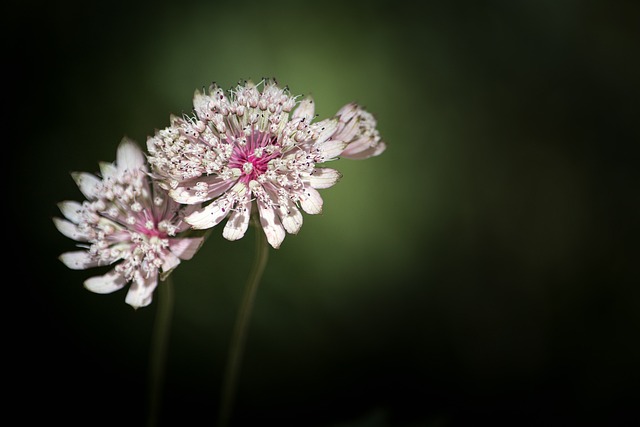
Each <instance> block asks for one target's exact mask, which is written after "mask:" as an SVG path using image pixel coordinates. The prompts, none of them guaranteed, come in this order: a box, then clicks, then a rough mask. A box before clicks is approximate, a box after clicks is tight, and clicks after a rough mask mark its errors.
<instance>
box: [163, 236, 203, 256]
mask: <svg viewBox="0 0 640 427" xmlns="http://www.w3.org/2000/svg"><path fill="white" fill-rule="evenodd" d="M203 242H204V238H202V237H184V238H181V239H169V249H170V250H171V252H173V254H174V255H175V256H177V257H178V258H180V259H184V260H188V259H191V258H193V256H194V255H195V254H196V252H198V249H200V246H202V243H203Z"/></svg>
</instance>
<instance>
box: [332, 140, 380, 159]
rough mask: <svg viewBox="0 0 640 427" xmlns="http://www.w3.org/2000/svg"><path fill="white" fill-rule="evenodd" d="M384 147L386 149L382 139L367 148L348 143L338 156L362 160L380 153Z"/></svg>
mask: <svg viewBox="0 0 640 427" xmlns="http://www.w3.org/2000/svg"><path fill="white" fill-rule="evenodd" d="M386 149H387V144H386V143H384V142H383V141H380V142H378V144H377V145H374V146H373V147H369V148H362V146H358V145H354V144H349V146H348V147H347V149H346V150H344V151H343V152H342V154H341V155H340V156H341V157H343V158H345V159H351V160H364V159H368V158H370V157H375V156H378V155H380V154H382V152H383V151H384V150H386Z"/></svg>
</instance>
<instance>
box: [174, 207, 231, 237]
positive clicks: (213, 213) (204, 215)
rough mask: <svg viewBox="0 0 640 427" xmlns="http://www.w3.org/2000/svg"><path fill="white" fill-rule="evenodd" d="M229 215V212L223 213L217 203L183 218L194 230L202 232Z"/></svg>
mask: <svg viewBox="0 0 640 427" xmlns="http://www.w3.org/2000/svg"><path fill="white" fill-rule="evenodd" d="M228 214H229V211H228V210H227V211H224V210H222V209H221V208H220V206H219V205H218V203H217V201H215V202H213V203H211V204H209V205H207V206H205V207H204V208H203V209H199V210H197V211H195V212H193V213H192V214H191V215H189V216H187V217H185V219H184V220H185V221H186V222H187V223H189V224H191V226H192V227H193V228H195V229H196V230H202V229H205V228H211V227H213V226H215V225H217V224H218V223H220V221H222V220H223V219H224V217H225V216H227V215H228Z"/></svg>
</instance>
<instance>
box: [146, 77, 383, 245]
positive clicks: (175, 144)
mask: <svg viewBox="0 0 640 427" xmlns="http://www.w3.org/2000/svg"><path fill="white" fill-rule="evenodd" d="M260 86H262V91H260V90H259V87H260ZM297 98H298V97H295V96H291V95H290V93H289V90H288V89H287V88H284V89H283V88H280V87H278V85H277V83H276V82H275V81H274V80H265V81H262V82H260V83H259V84H258V85H254V84H253V83H252V82H250V81H249V82H245V83H244V84H238V85H237V86H236V87H235V88H234V89H233V90H230V91H229V94H228V95H226V94H225V92H224V91H223V90H222V89H220V88H219V87H218V86H216V85H215V84H214V85H212V86H211V87H210V89H209V93H208V94H207V93H204V92H200V91H196V92H195V95H194V99H193V107H194V112H195V116H192V117H183V118H178V117H175V116H173V117H172V118H171V125H170V126H169V127H167V128H165V129H162V130H159V131H157V132H156V133H155V135H154V136H153V137H150V138H149V139H148V140H147V148H148V151H149V163H150V164H151V166H152V169H153V172H154V177H155V178H157V179H158V180H160V181H161V182H162V183H163V185H164V186H165V188H167V189H168V191H169V195H170V196H171V197H172V198H173V199H174V200H176V201H178V202H179V203H185V204H193V203H204V202H209V201H211V202H210V203H208V204H207V205H206V206H204V207H203V208H202V209H199V210H197V211H196V212H194V213H193V214H191V215H189V216H187V217H186V221H187V222H188V223H189V224H191V225H192V226H193V227H194V228H195V229H205V228H210V227H213V226H215V225H217V224H219V223H220V222H221V221H222V220H223V219H225V218H228V219H227V222H226V225H225V227H224V230H223V236H224V237H225V238H226V239H228V240H237V239H240V238H242V237H243V236H244V234H245V232H246V230H247V228H248V225H249V219H250V216H251V214H252V210H253V211H256V210H257V212H258V214H259V215H258V216H259V219H260V224H261V226H262V228H263V230H264V233H265V235H266V237H267V241H268V242H269V244H270V245H271V246H273V247H274V248H278V247H279V246H280V244H281V243H282V241H283V240H284V237H285V234H286V233H290V234H295V233H297V232H298V231H299V230H300V227H301V226H302V221H303V220H302V213H301V212H300V209H302V210H303V211H304V212H306V213H307V214H312V215H313V214H318V213H320V212H321V211H322V204H323V200H322V197H321V196H320V193H319V192H318V191H317V190H320V189H325V188H329V187H331V186H332V185H334V184H335V183H336V182H338V180H339V179H340V177H341V174H340V173H339V172H338V171H337V170H335V169H332V168H328V167H324V166H319V165H322V164H324V163H325V162H328V161H331V160H334V159H336V158H338V156H340V155H341V153H343V152H344V150H345V149H346V150H347V155H354V157H357V155H358V153H359V152H362V154H361V155H360V157H364V155H365V154H366V155H374V154H379V153H380V152H382V150H384V143H381V142H379V136H377V131H376V130H375V120H372V117H369V116H367V114H368V113H366V112H364V111H363V110H361V109H360V108H359V107H357V108H356V107H353V108H355V111H354V112H352V113H350V114H351V117H347V112H345V113H343V114H342V115H341V116H338V117H334V118H331V119H326V120H322V121H320V122H317V123H313V119H314V118H315V108H314V104H313V100H312V99H311V98H305V99H302V100H301V101H298V100H297ZM372 126H373V128H372ZM337 131H338V133H339V136H340V138H336V137H335V136H336V132H337ZM365 132H366V133H365ZM374 134H375V135H374ZM372 138H373V139H372ZM373 140H375V141H373ZM363 144H369V145H368V146H367V147H364V148H363ZM372 144H373V145H375V144H378V145H377V148H376V149H371V148H370V147H371V146H372ZM350 145H352V146H353V148H351V146H350ZM254 201H255V204H254V203H253V202H254Z"/></svg>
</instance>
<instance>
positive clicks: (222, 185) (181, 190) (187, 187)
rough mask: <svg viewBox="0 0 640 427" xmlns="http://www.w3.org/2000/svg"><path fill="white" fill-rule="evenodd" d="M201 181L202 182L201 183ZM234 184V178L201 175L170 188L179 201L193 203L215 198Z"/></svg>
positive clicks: (174, 198)
mask: <svg viewBox="0 0 640 427" xmlns="http://www.w3.org/2000/svg"><path fill="white" fill-rule="evenodd" d="M199 183H201V184H199ZM233 184H234V181H233V180H229V179H222V178H219V177H213V176H212V177H201V178H196V179H192V180H189V181H186V182H184V183H181V185H180V186H178V187H176V188H175V189H171V190H169V196H170V197H171V198H172V199H173V200H175V201H176V202H178V203H183V204H187V205H192V204H195V203H200V202H204V201H207V200H211V199H215V198H216V197H218V196H220V195H221V194H223V193H224V192H225V191H227V190H228V189H229V188H231V187H232V186H233Z"/></svg>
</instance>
